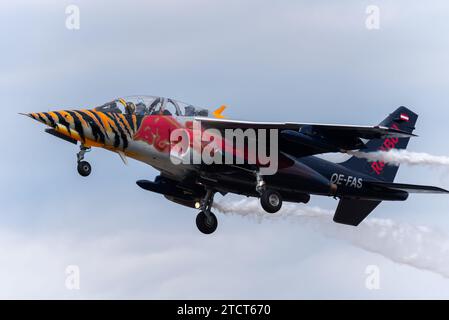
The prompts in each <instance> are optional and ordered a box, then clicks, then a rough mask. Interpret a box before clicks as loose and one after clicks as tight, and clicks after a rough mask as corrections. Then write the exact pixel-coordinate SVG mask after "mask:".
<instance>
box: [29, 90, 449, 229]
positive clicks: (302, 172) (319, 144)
mask: <svg viewBox="0 0 449 320" xmlns="http://www.w3.org/2000/svg"><path fill="white" fill-rule="evenodd" d="M223 110H224V107H221V108H219V109H218V110H216V111H215V112H212V113H209V111H208V110H207V109H204V108H198V107H194V106H193V105H190V104H187V103H183V102H180V101H177V100H174V99H170V98H163V97H156V96H130V97H125V98H119V99H116V100H113V101H111V102H108V103H105V104H103V105H101V106H98V107H94V108H91V109H78V110H68V109H65V110H59V111H48V112H37V113H26V114H25V115H27V116H29V117H30V118H32V119H35V120H37V121H39V122H41V123H43V124H45V125H47V126H48V128H47V129H46V130H45V131H46V132H47V133H49V134H51V135H53V136H55V137H58V138H60V139H63V140H65V141H67V142H70V143H73V144H79V145H80V150H79V152H78V153H77V164H78V165H77V169H78V172H79V174H80V175H81V176H83V177H87V176H89V174H90V173H91V165H90V164H89V163H88V162H87V161H85V154H86V152H87V151H90V150H91V148H92V147H100V148H104V149H107V150H110V151H112V152H115V153H118V154H119V156H120V157H121V159H122V160H123V161H124V162H125V163H126V162H127V158H128V157H129V158H133V159H136V160H138V161H142V162H144V163H146V164H148V165H150V166H152V167H154V168H155V169H157V170H158V171H159V172H160V175H158V176H157V177H156V178H155V179H154V181H149V180H139V181H137V185H138V186H140V187H141V188H143V189H145V190H148V191H152V192H155V193H159V194H161V195H163V196H165V198H167V199H168V200H171V201H173V202H176V203H178V204H181V205H184V206H187V207H191V208H196V209H198V210H200V212H199V213H198V215H197V217H196V225H197V227H198V229H199V230H200V231H201V232H202V233H205V234H210V233H213V232H214V231H215V230H216V229H217V225H218V221H217V218H216V216H215V215H214V213H213V212H212V210H211V209H212V205H213V199H214V195H215V194H216V193H217V192H218V193H221V194H222V195H225V194H227V193H234V194H240V195H245V196H248V197H258V198H260V202H261V206H262V207H263V209H264V210H265V211H266V212H268V213H276V212H277V211H279V209H280V208H281V206H282V203H283V201H287V202H296V203H307V202H308V201H309V199H310V196H311V195H319V196H329V197H334V198H336V199H339V204H338V207H337V209H336V212H335V215H334V218H333V220H334V221H335V222H337V223H342V224H347V225H353V226H357V225H359V224H360V223H361V222H362V221H363V220H364V219H365V218H366V217H367V216H368V215H369V214H370V213H371V212H372V211H373V210H374V209H375V208H376V207H377V206H378V205H379V204H380V203H381V202H382V201H404V200H406V199H407V198H408V196H409V193H448V191H446V190H444V189H441V188H437V187H432V186H419V185H411V184H404V183H394V182H393V181H394V178H395V176H396V173H397V171H398V166H391V165H388V164H386V163H383V162H381V161H377V162H370V161H367V160H364V159H360V158H356V157H352V158H350V159H349V160H347V161H345V162H342V163H334V162H330V161H327V160H324V159H322V158H321V157H317V155H320V154H324V153H335V152H343V153H346V152H348V151H351V150H361V151H363V152H375V151H379V150H383V151H388V150H391V149H405V148H406V147H407V145H408V143H409V140H410V138H411V137H414V136H415V135H414V134H413V131H414V129H415V124H416V121H417V118H418V115H417V114H415V113H414V112H412V111H411V110H409V109H407V108H405V107H400V108H398V109H397V110H395V111H394V112H393V113H391V114H390V115H389V116H388V117H387V118H386V119H385V120H383V121H382V122H381V123H380V124H379V125H374V126H359V125H338V124H315V123H296V122H256V121H240V120H231V119H227V118H224V117H223V116H222V111H223ZM195 127H197V128H198V127H199V128H200V129H198V130H200V133H203V132H206V131H207V130H210V129H213V130H212V131H211V132H213V133H212V134H210V136H213V139H209V138H210V137H208V138H207V139H206V140H208V141H209V140H210V141H212V140H216V141H215V142H216V144H215V146H217V145H218V146H220V147H223V146H224V145H227V144H230V143H231V142H233V141H229V139H227V138H226V134H225V135H224V138H223V137H222V136H220V137H219V138H217V137H218V134H219V133H222V132H225V131H226V130H238V129H240V133H245V131H246V130H248V129H253V130H259V129H260V130H276V133H277V134H276V137H275V139H272V140H273V141H269V142H268V144H269V145H273V144H276V146H277V148H276V150H275V152H276V154H275V155H276V157H275V158H276V159H277V170H276V172H275V173H274V174H268V175H264V174H263V169H264V165H263V164H261V163H260V162H259V161H255V162H254V161H253V162H252V163H250V162H249V161H247V160H248V158H249V157H250V156H251V155H250V150H249V149H248V144H249V141H250V140H251V136H245V137H244V138H245V139H247V140H245V141H246V144H244V146H243V150H242V149H241V148H240V149H239V148H236V147H231V148H230V149H226V148H224V149H225V150H224V151H223V149H219V150H216V149H215V146H214V148H212V153H214V152H221V153H223V154H225V153H228V154H229V153H230V154H231V155H232V159H237V158H239V159H240V160H242V159H243V160H244V161H235V162H233V163H226V162H225V163H218V164H217V163H213V164H205V163H202V162H200V163H186V162H182V161H180V160H182V159H184V160H185V158H186V157H190V159H191V157H192V154H193V155H194V154H195V153H197V154H201V152H202V151H203V149H204V147H205V141H203V140H201V141H200V144H199V147H198V145H197V146H196V147H195V146H194V143H192V142H191V141H190V142H189V143H188V145H187V147H186V148H185V149H186V150H181V151H182V153H183V154H182V156H179V152H178V156H179V157H178V160H179V161H178V162H177V163H175V162H176V161H173V155H174V154H175V153H173V152H172V150H173V147H174V146H175V145H176V143H175V142H177V141H173V140H172V139H171V137H172V134H173V132H174V131H176V130H177V129H181V130H184V131H185V132H187V136H189V137H192V136H194V135H195ZM252 139H254V137H252ZM260 139H262V138H261V136H259V135H257V136H256V140H259V141H260ZM267 140H269V139H267ZM274 140H275V141H274ZM270 150H271V149H270ZM178 151H179V150H178ZM186 151H189V152H186ZM186 154H187V156H186ZM175 155H176V154H175ZM175 158H176V156H175ZM181 158H182V159H181Z"/></svg>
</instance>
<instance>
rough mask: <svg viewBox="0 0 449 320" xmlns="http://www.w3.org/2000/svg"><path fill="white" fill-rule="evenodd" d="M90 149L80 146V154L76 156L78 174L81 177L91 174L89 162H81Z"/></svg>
mask: <svg viewBox="0 0 449 320" xmlns="http://www.w3.org/2000/svg"><path fill="white" fill-rule="evenodd" d="M90 150H91V149H90V147H86V146H85V145H81V147H80V152H78V153H77V154H76V157H77V160H78V167H77V169H78V173H79V174H80V175H81V176H83V177H87V176H88V175H90V173H91V172H92V167H91V165H90V163H89V162H87V161H83V160H84V155H85V154H86V152H89V151H90Z"/></svg>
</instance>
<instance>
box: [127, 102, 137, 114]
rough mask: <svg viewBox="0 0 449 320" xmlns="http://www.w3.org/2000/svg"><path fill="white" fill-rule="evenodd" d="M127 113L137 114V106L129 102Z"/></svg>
mask: <svg viewBox="0 0 449 320" xmlns="http://www.w3.org/2000/svg"><path fill="white" fill-rule="evenodd" d="M125 112H126V114H128V115H132V114H134V113H135V112H136V105H135V104H134V103H133V102H127V103H126V107H125Z"/></svg>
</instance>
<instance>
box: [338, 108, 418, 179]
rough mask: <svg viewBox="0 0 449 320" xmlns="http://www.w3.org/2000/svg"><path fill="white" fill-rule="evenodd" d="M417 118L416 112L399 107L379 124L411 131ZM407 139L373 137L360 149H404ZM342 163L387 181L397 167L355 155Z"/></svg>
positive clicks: (370, 150) (392, 176)
mask: <svg viewBox="0 0 449 320" xmlns="http://www.w3.org/2000/svg"><path fill="white" fill-rule="evenodd" d="M417 119H418V115H417V114H416V113H414V112H413V111H411V110H409V109H407V108H406V107H399V108H398V109H397V110H396V111H394V112H393V113H392V114H390V115H389V116H388V117H387V118H386V119H385V120H384V121H382V122H381V123H380V124H379V125H380V126H385V127H389V128H394V129H399V130H403V131H406V132H408V133H412V132H413V130H415V125H416V121H417ZM409 140H410V138H399V139H398V138H386V139H373V140H370V141H369V142H368V143H367V144H366V147H365V148H364V149H361V150H360V151H363V152H376V151H389V150H391V149H406V148H407V145H408V142H409ZM342 165H343V166H345V167H346V168H349V169H351V170H354V171H359V172H362V173H365V174H368V175H371V176H372V177H374V178H376V179H381V180H384V181H387V182H393V180H394V178H395V177H396V173H397V172H398V168H399V167H398V166H390V165H388V164H385V163H383V162H381V161H377V162H369V161H367V160H365V159H359V158H357V157H352V158H351V159H349V160H348V161H346V162H344V163H342Z"/></svg>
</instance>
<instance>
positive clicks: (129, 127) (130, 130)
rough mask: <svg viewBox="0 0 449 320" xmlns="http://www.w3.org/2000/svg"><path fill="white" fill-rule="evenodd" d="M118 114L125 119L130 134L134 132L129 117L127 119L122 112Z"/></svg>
mask: <svg viewBox="0 0 449 320" xmlns="http://www.w3.org/2000/svg"><path fill="white" fill-rule="evenodd" d="M118 116H119V117H120V119H122V120H123V123H124V124H125V126H126V127H127V128H128V132H129V133H130V134H132V132H133V129H131V126H130V125H129V122H128V119H126V117H125V116H124V115H123V114H121V113H120V114H119V115H118Z"/></svg>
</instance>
